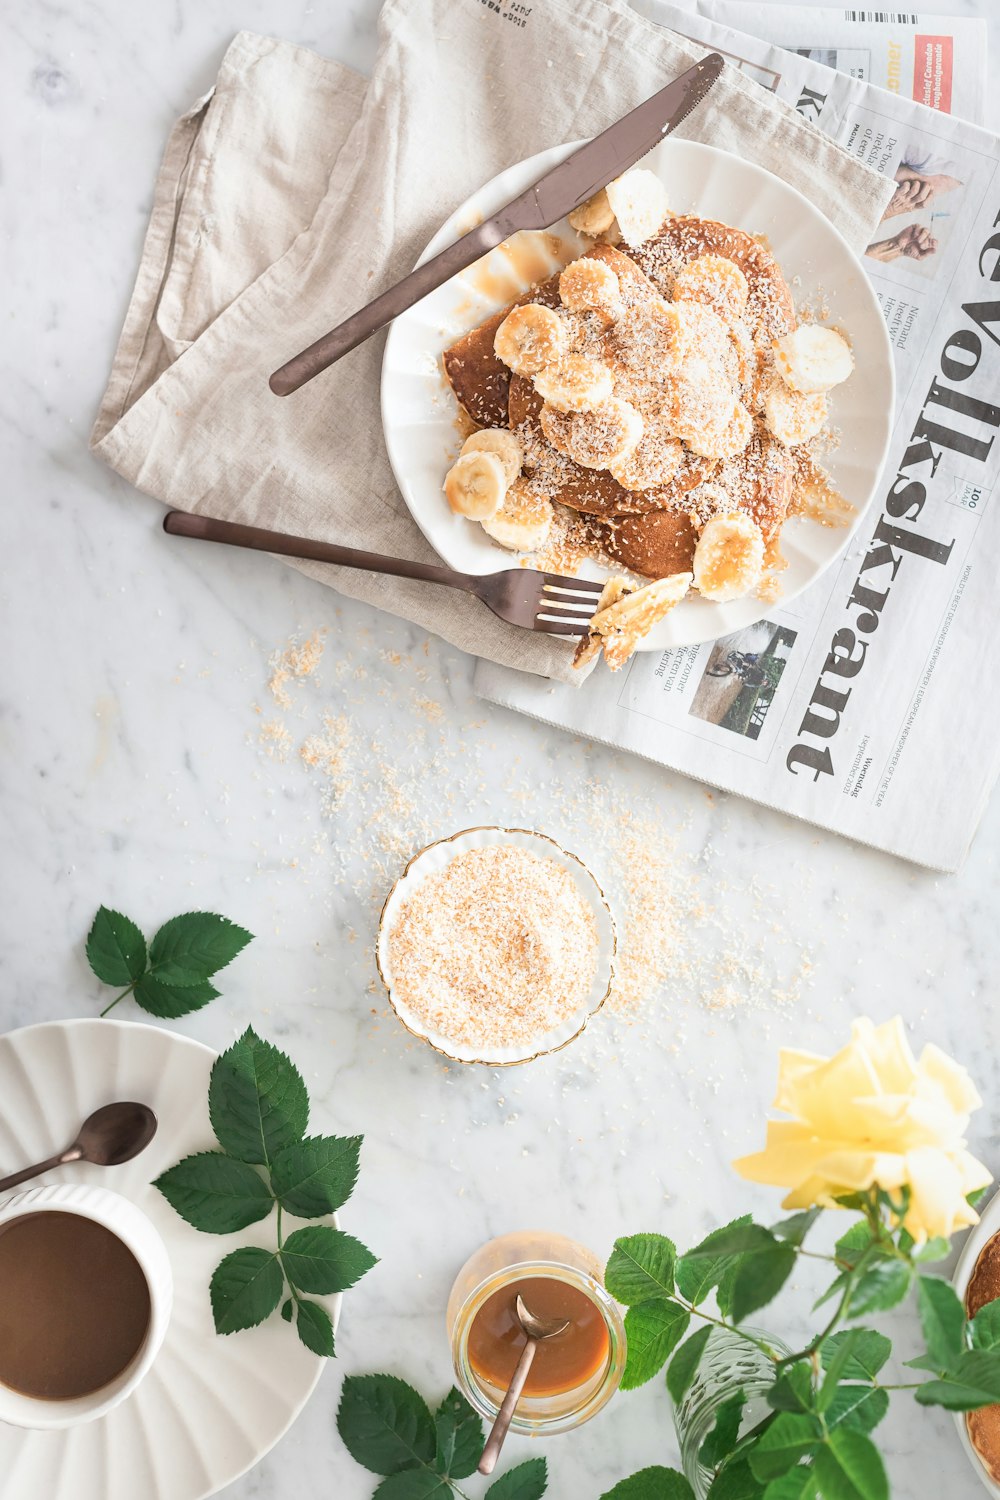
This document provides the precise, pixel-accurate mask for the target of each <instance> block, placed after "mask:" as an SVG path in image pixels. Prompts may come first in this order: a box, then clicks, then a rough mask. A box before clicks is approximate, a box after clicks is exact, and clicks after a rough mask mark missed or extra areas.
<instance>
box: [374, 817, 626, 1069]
mask: <svg viewBox="0 0 1000 1500" xmlns="http://www.w3.org/2000/svg"><path fill="white" fill-rule="evenodd" d="M497 845H499V846H509V845H514V846H515V847H516V848H520V849H527V850H528V851H529V852H530V853H532V854H536V855H539V856H540V857H542V858H547V859H550V860H553V861H554V862H555V863H556V864H557V865H560V866H561V867H562V869H564V870H565V871H566V872H567V874H569V875H570V876H571V877H572V879H573V881H574V883H575V885H576V887H577V890H578V891H579V892H580V894H581V896H583V898H584V900H585V901H586V902H587V904H588V905H589V907H590V909H591V912H592V913H593V917H594V922H595V924H596V927H597V936H598V955H597V969H596V972H595V975H594V979H593V982H592V984H591V986H590V991H589V993H588V994H586V995H582V996H581V997H580V1004H579V1007H578V1009H577V1010H576V1011H575V1012H574V1014H573V1015H571V1016H569V1017H568V1018H567V1019H566V1020H565V1021H563V1022H562V1023H561V1024H560V1025H559V1026H557V1027H555V1028H553V1029H552V1030H549V1031H544V1032H540V1033H539V1034H538V1035H536V1036H534V1037H532V1038H531V1039H530V1040H528V1041H526V1042H524V1041H522V1042H517V1043H513V1044H511V1045H509V1046H503V1047H494V1048H493V1049H492V1054H491V1055H490V1056H487V1057H482V1056H479V1055H478V1053H477V1051H476V1049H475V1048H474V1047H470V1046H468V1045H466V1044H464V1043H461V1042H456V1041H454V1040H453V1039H451V1038H450V1037H447V1036H445V1035H444V1034H443V1033H441V1032H438V1031H432V1030H429V1029H428V1028H427V1026H425V1025H424V1023H423V1022H422V1021H421V1020H419V1018H418V1017H417V1016H416V1015H414V1013H413V1012H412V1011H411V1010H410V1009H409V1008H408V1007H407V1006H406V1005H405V1004H404V1003H403V1001H402V999H401V998H400V995H399V993H398V986H397V984H396V979H395V975H394V973H393V968H392V952H391V936H392V929H393V927H394V926H395V923H396V921H397V919H398V916H399V909H400V907H401V906H402V904H403V902H404V901H405V900H406V899H407V898H408V897H409V896H410V895H411V894H412V892H413V891H414V890H416V889H417V887H418V886H419V885H420V884H421V883H422V882H423V881H424V880H426V879H427V877H428V876H430V875H436V874H439V873H440V872H441V871H442V870H444V869H445V868H446V867H447V865H448V864H449V863H450V862H451V860H453V859H456V858H457V857H458V856H459V855H460V854H465V853H467V852H468V851H469V850H470V849H484V848H490V847H492V846H497ZM617 946H618V938H617V933H616V931H615V919H614V917H613V916H612V913H611V907H610V906H609V905H608V901H607V897H606V896H605V894H604V892H603V890H602V889H601V887H600V884H599V883H598V880H597V876H596V875H595V874H594V872H593V870H591V869H590V867H589V866H588V865H586V864H584V862H583V860H582V859H581V858H580V856H579V855H578V854H572V853H570V851H569V850H568V849H563V848H562V846H561V845H560V844H557V843H556V841H555V839H552V838H550V837H549V836H548V834H546V833H538V832H537V831H536V830H535V829H531V828H499V827H492V826H487V827H483V828H463V829H462V830H461V831H460V832H459V833H453V834H451V835H450V836H449V837H448V838H443V839H437V840H436V841H435V842H434V843H433V844H428V845H427V846H426V847H425V848H423V849H421V850H419V851H418V852H417V853H416V854H415V855H414V856H413V858H412V859H411V860H410V862H409V863H408V864H407V866H406V868H405V869H404V871H403V873H402V875H400V877H399V879H398V880H397V881H396V883H395V885H394V886H393V887H392V889H391V890H390V892H389V894H388V896H386V898H385V904H384V905H383V907H382V915H381V916H380V918H379V925H378V935H377V937H376V940H375V963H376V966H377V968H378V972H379V977H380V978H381V980H382V983H383V984H384V985H385V988H386V993H387V995H388V997H389V1004H390V1005H391V1006H392V1008H393V1010H394V1011H395V1013H396V1015H397V1016H398V1017H399V1019H400V1021H402V1023H403V1025H404V1026H405V1027H406V1029H407V1031H408V1032H410V1034H411V1035H412V1036H415V1037H418V1038H419V1039H420V1040H421V1041H424V1042H427V1043H428V1044H429V1045H430V1046H431V1047H433V1048H434V1050H435V1052H440V1053H441V1054H442V1056H444V1057H447V1058H448V1060H449V1061H450V1062H460V1063H479V1064H482V1065H483V1066H484V1067H488V1068H508V1067H513V1066H515V1065H516V1064H518V1063H526V1062H534V1061H535V1060H536V1059H537V1058H539V1057H547V1056H548V1055H549V1054H550V1053H552V1052H560V1051H561V1050H562V1049H563V1047H568V1046H569V1044H570V1042H573V1041H575V1040H576V1038H577V1037H578V1036H581V1035H582V1034H583V1032H584V1030H585V1029H586V1026H587V1023H588V1021H589V1020H590V1019H591V1017H592V1016H595V1015H596V1014H597V1012H598V1011H599V1010H600V1009H601V1007H602V1006H603V1005H604V1003H605V1001H606V1000H607V998H608V996H609V995H610V994H611V986H612V984H613V982H614V974H615V954H616V951H617Z"/></svg>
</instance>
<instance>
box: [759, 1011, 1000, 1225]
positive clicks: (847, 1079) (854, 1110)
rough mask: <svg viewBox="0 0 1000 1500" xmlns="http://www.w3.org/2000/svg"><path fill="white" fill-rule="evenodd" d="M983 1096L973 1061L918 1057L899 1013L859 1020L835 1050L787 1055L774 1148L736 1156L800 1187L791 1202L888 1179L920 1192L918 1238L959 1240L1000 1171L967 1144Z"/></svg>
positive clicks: (933, 1050) (914, 1202)
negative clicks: (975, 1203) (979, 1194)
mask: <svg viewBox="0 0 1000 1500" xmlns="http://www.w3.org/2000/svg"><path fill="white" fill-rule="evenodd" d="M981 1103H982V1100H981V1099H980V1097H979V1095H978V1094H977V1093H976V1090H975V1089H974V1088H973V1086H972V1081H971V1079H970V1078H969V1075H968V1073H967V1072H966V1071H965V1069H964V1068H962V1067H960V1066H959V1065H958V1063H956V1062H954V1061H953V1060H952V1059H951V1058H950V1057H948V1056H947V1055H946V1054H945V1053H944V1052H942V1051H941V1050H940V1049H939V1048H938V1047H933V1046H927V1047H925V1048H924V1050H923V1052H922V1053H921V1055H920V1059H919V1061H918V1060H917V1059H916V1058H914V1056H913V1053H912V1052H911V1050H910V1045H909V1043H908V1041H907V1040H906V1036H905V1033H904V1031H903V1023H902V1021H901V1020H900V1018H899V1017H898V1016H897V1017H896V1019H895V1020H893V1021H887V1022H886V1023H885V1025H883V1026H876V1025H875V1024H874V1022H872V1021H869V1020H858V1021H855V1022H854V1024H853V1026H852V1027H851V1041H850V1043H849V1044H848V1045H847V1046H846V1047H844V1048H843V1050H842V1051H840V1052H838V1053H836V1054H835V1055H834V1056H833V1057H817V1056H816V1055H814V1054H813V1053H811V1052H792V1051H789V1050H786V1049H783V1050H782V1052H781V1054H780V1069H779V1077H778V1094H777V1098H776V1099H775V1101H774V1107H775V1109H780V1110H783V1111H784V1113H785V1114H788V1115H791V1116H792V1117H793V1118H792V1119H790V1120H771V1121H769V1122H768V1127H767V1145H766V1146H765V1148H764V1150H763V1151H758V1152H756V1153H755V1154H754V1155H753V1156H743V1157H741V1158H740V1159H739V1161H736V1162H734V1163H733V1165H734V1166H735V1168H736V1170H737V1172H739V1173H740V1175H741V1176H743V1177H747V1178H749V1179H750V1181H751V1182H767V1183H771V1184H773V1185H774V1186H776V1187H784V1188H788V1189H790V1191H789V1193H788V1196H787V1197H786V1198H785V1200H784V1204H783V1207H785V1208H808V1207H809V1206H810V1205H812V1204H818V1205H819V1206H820V1207H822V1208H833V1207H836V1206H837V1205H836V1203H835V1199H837V1198H839V1197H843V1196H845V1195H846V1194H848V1193H853V1192H864V1191H866V1190H867V1189H868V1188H871V1187H874V1186H876V1185H877V1186H878V1187H880V1188H884V1189H885V1190H886V1191H888V1192H892V1193H894V1194H895V1193H896V1192H897V1191H898V1190H899V1189H900V1188H902V1187H903V1186H908V1187H909V1189H910V1202H909V1207H908V1209H907V1211H906V1217H905V1224H906V1228H907V1229H908V1230H909V1232H910V1234H912V1235H913V1237H914V1239H916V1240H917V1241H920V1242H922V1241H923V1240H925V1239H926V1238H927V1237H928V1236H929V1235H943V1236H944V1237H945V1238H946V1239H947V1238H950V1237H951V1235H952V1234H953V1233H954V1232H955V1230H956V1229H963V1228H965V1227H966V1226H967V1225H970V1224H976V1223H978V1215H977V1214H976V1213H975V1212H974V1211H973V1209H972V1208H970V1206H969V1204H968V1202H967V1201H966V1199H967V1196H968V1194H969V1193H972V1192H975V1191H976V1189H977V1188H982V1187H986V1185H987V1184H988V1183H990V1182H992V1180H993V1179H992V1177H991V1175H990V1173H989V1172H987V1170H986V1168H985V1167H984V1166H983V1164H982V1163H981V1162H979V1161H977V1160H976V1159H975V1157H974V1156H970V1155H969V1153H968V1151H966V1149H965V1139H964V1137H965V1132H966V1129H967V1128H968V1124H969V1115H970V1113H971V1112H972V1110H974V1109H978V1107H979V1105H980V1104H981Z"/></svg>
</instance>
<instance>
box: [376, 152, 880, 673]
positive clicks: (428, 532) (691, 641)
mask: <svg viewBox="0 0 1000 1500" xmlns="http://www.w3.org/2000/svg"><path fill="white" fill-rule="evenodd" d="M580 144H581V143H580V142H578V141H577V142H573V143H571V144H570V145H567V146H558V147H555V148H553V149H551V150H549V151H542V152H540V153H539V154H538V155H537V156H533V157H530V158H529V159H528V160H526V161H522V162H518V164H517V165H516V166H513V167H510V168H508V169H507V171H505V172H501V173H500V175H499V176H498V177H494V179H493V180H492V182H488V183H486V185H485V186H484V187H482V188H480V189H479V191H478V192H476V193H474V194H473V195H472V197H471V198H469V199H468V200H467V201H466V202H465V203H463V204H462V206H461V207H460V208H458V209H456V211H455V213H453V214H452V215H451V217H450V218H449V219H448V220H447V221H446V222H445V223H444V224H443V225H442V226H441V228H440V229H439V230H438V232H437V234H436V235H435V236H434V238H433V239H432V240H431V242H430V244H429V245H428V246H427V248H426V249H425V251H424V253H423V255H422V256H421V257H420V261H421V262H423V261H424V260H426V259H427V258H428V257H429V256H431V255H435V254H437V252H438V251H439V250H442V249H444V247H445V246H446V245H448V244H450V243H451V242H452V241H453V240H455V239H457V238H458V236H459V235H460V234H462V233H464V232H465V231H466V230H468V229H469V228H470V227H471V226H472V225H474V224H476V223H478V222H479V221H480V220H481V219H482V218H486V217H488V216H489V215H490V214H492V213H494V212H495V211H496V209H497V208H499V207H500V206H501V205H502V204H504V203H506V202H507V201H508V200H509V199H510V198H512V197H514V195H515V194H517V193H520V192H522V191H523V190H524V189H525V188H526V187H528V186H529V185H530V184H531V183H532V182H534V181H535V180H536V179H537V178H538V177H540V176H541V175H542V173H543V172H545V171H547V170H548V169H549V168H551V167H553V166H555V165H556V164H557V163H558V162H560V161H562V160H563V158H564V157H566V156H568V155H569V153H570V152H571V151H573V150H575V149H576V147H577V146H578V145H580ZM642 165H643V166H644V167H650V168H652V170H653V171H655V172H657V173H658V174H659V176H660V177H661V178H662V180H663V182H664V184H665V186H666V189H667V196H668V200H669V202H670V205H671V207H672V208H673V209H674V210H675V211H676V212H678V213H696V214H700V215H701V216H702V217H704V218H715V219H721V220H723V221H724V222H726V223H727V224H732V225H735V226H736V227H737V228H740V229H744V230H746V231H748V232H749V233H751V234H757V235H763V236H765V238H766V240H767V242H768V244H769V245H770V247H771V249H772V250H773V251H774V253H775V255H776V256H777V258H778V260H779V262H780V264H781V267H782V269H783V271H784V273H785V275H786V277H787V278H788V280H789V282H790V283H792V285H793V292H794V296H795V300H796V303H797V304H798V305H800V306H802V305H804V304H805V303H807V302H810V301H814V302H816V303H820V302H821V303H822V305H823V307H824V308H825V309H829V321H830V323H831V324H832V325H834V326H836V327H839V328H842V329H843V330H844V331H845V332H846V334H847V335H848V337H849V338H850V341H851V344H852V347H853V350H854V355H855V362H856V364H855V372H854V374H853V375H852V376H851V378H850V380H848V381H846V382H845V383H844V384H843V385H841V386H838V387H837V389H836V390H835V391H834V392H833V393H832V395H831V398H830V411H831V424H832V426H833V427H834V428H835V429H836V430H838V431H839V432H840V433H841V442H840V446H839V447H838V449H837V450H836V452H835V453H834V454H832V455H831V456H830V458H829V460H828V461H827V460H825V461H824V462H826V464H827V467H828V469H829V471H830V474H831V476H832V479H833V483H834V484H835V486H836V487H837V489H838V490H839V491H840V492H841V494H843V495H844V497H845V498H846V499H847V500H848V501H850V503H851V504H852V505H853V506H854V507H855V511H856V514H855V516H854V519H853V524H852V525H851V526H849V527H844V528H841V529H834V528H830V527H825V526H820V525H817V524H816V523H815V522H812V521H807V520H804V519H794V520H791V521H789V522H787V523H786V524H785V527H784V529H783V531H782V534H781V550H782V553H783V554H784V556H785V557H786V559H787V561H788V567H787V569H786V571H785V572H784V573H782V574H781V586H782V595H781V599H780V600H779V601H778V605H779V606H780V604H781V603H785V602H788V601H790V600H792V599H794V598H795V596H796V595H797V594H800V593H801V592H802V590H803V589H806V588H808V587H809V585H810V584H811V583H814V582H815V581H816V579H817V578H819V576H820V574H821V573H823V572H824V571H825V570H826V569H827V568H829V567H830V566H831V565H832V564H833V563H835V562H836V561H837V559H838V558H839V557H840V556H841V554H842V553H843V551H844V549H845V548H846V546H847V544H848V542H849V541H850V539H851V536H852V535H853V533H854V531H855V530H856V529H857V527H858V526H859V525H860V524H861V520H862V517H863V514H864V511H865V510H866V508H867V506H868V503H869V501H870V500H871V497H872V495H873V493H874V491H875V488H876V485H877V483H878V479H879V474H880V472H881V469H882V464H883V462H884V459H885V455H886V450H887V448H888V444H889V438H890V436H891V432H892V421H893V405H894V374H893V363H892V349H891V346H890V343H889V336H888V333H887V332H886V327H885V321H884V319H883V317H882V313H881V310H880V308H879V304H878V299H877V298H876V296H875V293H874V291H873V290H872V287H871V283H870V282H869V280H868V278H867V276H866V275H865V272H864V269H863V267H862V265H861V262H860V261H859V260H858V258H857V256H856V255H855V254H854V253H853V251H852V250H851V248H850V246H849V245H848V244H847V241H846V240H845V239H844V238H843V236H842V235H841V234H840V233H839V232H838V231H837V230H836V229H835V228H834V227H833V225H832V224H831V223H830V221H829V220H828V219H826V218H825V217H824V216H823V214H821V213H820V211H819V209H817V208H815V207H814V206H813V204H812V203H810V202H809V200H808V199H807V198H804V197H803V196H802V194H801V193H799V192H798V191H797V190H796V189H795V188H793V187H790V186H789V184H788V183H786V182H783V181H782V180H781V179H780V178H778V177H775V176H773V175H772V174H771V173H770V172H767V171H765V170H764V169H763V168H762V167H757V166H753V165H751V164H750V163H749V162H745V161H741V160H740V159H739V158H738V157H736V156H732V155H730V154H729V153H728V152H726V151H720V150H717V149H716V148H715V147H713V146H704V145H701V144H700V143H698V142H695V141H684V140H674V139H669V140H666V141H663V142H662V143H661V144H660V145H659V146H656V147H655V148H654V149H653V151H651V152H650V153H649V155H648V156H646V157H645V158H644V159H643V162H642ZM551 233H552V234H554V235H556V236H557V237H558V238H559V239H560V240H562V241H564V242H565V244H566V245H568V246H569V247H570V248H571V250H572V251H573V252H574V253H575V252H576V251H578V250H582V249H583V248H584V241H582V240H581V239H580V237H579V236H578V235H577V234H575V232H574V231H573V230H572V229H571V228H570V226H569V224H568V222H567V221H566V220H565V219H563V220H561V221H560V222H559V223H558V224H555V225H553V226H552V230H551ZM535 238H536V239H538V238H539V237H535ZM539 243H543V242H541V241H539ZM536 253H537V252H536ZM563 258H564V259H568V258H570V257H569V255H566V256H564V257H563ZM556 265H557V263H556V261H555V260H552V262H551V264H550V266H549V269H548V271H545V272H543V273H542V274H543V275H547V274H550V273H551V271H552V270H554V269H556ZM511 268H512V259H511V257H510V256H508V255H506V254H505V253H504V251H503V250H502V249H498V250H494V251H492V252H491V254H490V255H489V256H488V257H486V258H485V260H484V261H480V262H478V263H477V264H476V265H475V266H471V267H469V269H468V270H467V271H465V272H463V273H462V274H461V275H459V276H456V277H453V278H452V280H451V281H449V282H446V283H445V285H444V286H441V287H438V289H437V290H436V291H435V292H432V293H431V294H430V295H429V296H427V297H425V298H424V299H423V300H422V301H421V302H418V303H417V304H416V305H415V306H414V307H411V308H409V309H408V311H407V312H405V313H403V314H402V315H401V316H400V317H398V318H397V319H396V321H395V322H394V323H393V325H392V328H391V329H390V332H389V337H388V340H387V342H386V347H385V358H384V360H383V364H382V425H383V428H384V430H385V440H386V447H387V449H388V453H389V460H390V462H391V464H392V469H393V473H394V474H395V476H396V482H397V484H398V485H399V489H400V492H401V493H402V495H403V497H404V499H405V500H406V503H407V505H408V506H409V508H410V511H411V513H412V515H413V518H414V520H415V521H416V523H417V525H418V526H419V527H420V529H421V530H422V531H423V533H424V535H425V536H426V537H427V540H428V541H429V542H430V543H431V545H432V546H433V547H434V548H435V549H436V551H437V552H438V553H439V554H440V556H441V557H442V558H443V559H444V561H445V562H446V563H447V564H448V565H449V567H452V568H457V569H459V570H460V571H462V572H465V573H478V574H483V573H496V572H499V571H500V570H501V569H503V568H509V567H511V566H517V564H518V558H517V555H516V554H512V553H510V552H506V551H504V550H503V548H501V547H498V546H497V545H496V543H494V542H492V541H491V540H490V538H489V537H488V536H487V535H486V533H485V532H484V531H483V529H482V527H481V526H478V525H476V524H475V523H474V522H472V521H468V520H466V519H465V518H464V517H463V516H458V515H455V514H453V512H452V511H451V510H450V508H449V506H448V503H447V501H446V500H445V497H444V494H443V493H442V488H441V487H442V483H443V481H444V476H445V473H446V471H447V469H448V466H449V464H450V463H451V461H452V460H453V458H454V455H455V454H456V452H457V450H458V443H459V439H458V427H457V421H456V418H457V410H458V409H457V405H456V402H455V399H454V396H453V395H452V393H451V390H450V388H449V386H448V384H447V381H446V380H445V378H444V374H443V372H442V367H441V354H442V353H443V351H444V350H445V349H446V348H448V346H449V345H450V344H452V343H453V342H454V341H455V339H456V338H458V337H460V335H461V334H463V333H465V332H467V331H468V330H469V329H471V328H475V327H476V326H477V325H478V324H479V323H481V322H483V321H484V320H485V319H486V318H487V317H489V316H490V314H491V313H493V312H495V311H497V309H498V308H499V307H501V306H503V305H504V304H505V303H506V302H507V301H509V300H510V293H509V291H508V290H505V291H504V292H503V293H501V294H500V295H499V296H498V295H497V293H496V290H495V288H496V287H497V286H502V287H505V288H507V287H509V286H510V284H511V283H510V276H511ZM535 274H536V275H537V274H538V273H537V272H536V273H535ZM533 279H534V278H533ZM530 284H531V282H530V281H529V280H524V281H523V282H522V284H521V286H520V290H526V289H527V287H528V285H530ZM580 574H581V576H584V577H591V578H601V577H603V576H605V570H603V569H601V568H600V567H599V566H598V565H597V564H596V563H589V562H588V563H585V564H584V565H583V567H582V568H581V569H580ZM775 607H776V606H775V605H772V604H763V603H761V601H760V600H759V599H756V598H754V597H752V596H750V597H747V598H745V599H739V600H736V601H735V602H733V603H730V604H713V603H712V602H711V601H710V600H707V599H701V598H699V597H698V596H697V595H696V594H692V595H690V596H689V597H688V598H687V599H685V600H683V601H682V602H681V603H680V604H679V605H678V606H677V607H676V608H675V609H673V610H672V611H671V612H670V614H669V615H668V616H667V618H666V619H665V620H663V621H661V623H660V624H659V625H657V626H656V627H655V628H654V630H652V631H651V632H650V634H649V635H648V636H647V637H646V639H645V641H644V642H643V643H642V644H641V646H640V650H646V651H662V650H665V649H669V648H670V647H674V646H689V645H696V644H699V643H701V642H703V641H713V640H717V639H718V638H719V637H721V636H725V635H730V634H732V633H733V632H734V631H737V630H741V629H745V628H746V627H747V626H749V625H752V624H754V623H755V622H756V621H758V620H760V619H762V618H764V616H765V615H767V614H768V613H769V612H770V611H771V610H772V609H774V608H775Z"/></svg>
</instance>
